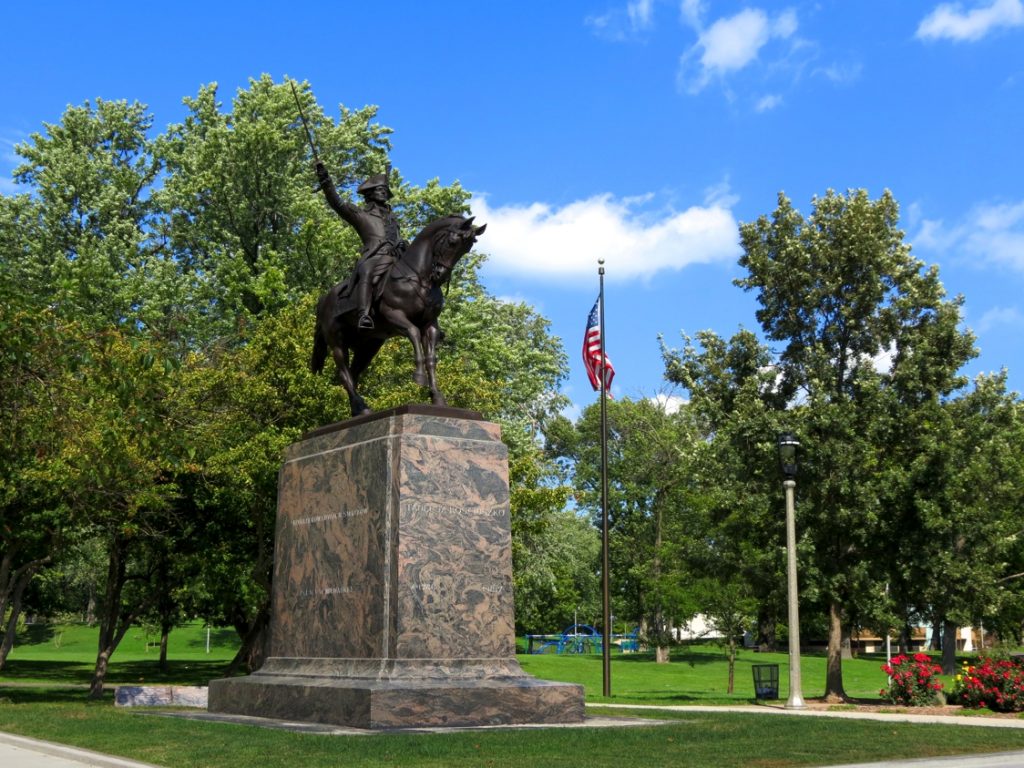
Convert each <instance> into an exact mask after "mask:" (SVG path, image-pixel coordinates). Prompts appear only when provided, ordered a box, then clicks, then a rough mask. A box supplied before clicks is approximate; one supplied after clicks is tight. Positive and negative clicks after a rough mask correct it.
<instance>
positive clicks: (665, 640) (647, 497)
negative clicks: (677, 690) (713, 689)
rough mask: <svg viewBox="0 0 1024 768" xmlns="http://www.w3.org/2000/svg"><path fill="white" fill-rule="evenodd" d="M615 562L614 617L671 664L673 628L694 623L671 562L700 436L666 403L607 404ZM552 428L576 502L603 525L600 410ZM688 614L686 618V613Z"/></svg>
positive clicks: (589, 410) (612, 566)
mask: <svg viewBox="0 0 1024 768" xmlns="http://www.w3.org/2000/svg"><path fill="white" fill-rule="evenodd" d="M607 410H608V468H607V469H608V486H609V487H608V516H609V528H610V531H609V559H610V569H611V582H612V592H613V599H614V602H615V605H614V612H615V614H616V615H617V616H619V617H621V618H623V619H624V620H626V621H628V622H636V623H638V624H641V625H642V626H643V628H644V633H645V635H646V636H647V638H648V640H649V642H650V643H651V644H652V645H654V646H655V648H656V654H657V658H658V661H659V662H667V661H668V648H669V644H670V643H671V639H672V637H671V628H672V626H673V625H674V624H675V623H676V621H677V620H679V619H682V618H689V617H690V615H692V613H691V612H690V611H689V610H688V603H687V601H686V600H685V595H686V591H685V589H682V588H681V585H682V584H685V579H684V578H682V577H681V574H680V568H679V565H680V563H679V562H678V561H676V560H675V559H674V558H673V557H672V553H674V552H675V543H674V542H672V541H670V540H669V539H668V532H669V531H670V530H680V528H685V526H680V525H678V524H676V525H675V526H674V527H673V526H672V521H673V520H676V518H678V517H681V516H683V515H685V513H686V510H687V508H688V500H687V472H688V469H689V467H690V462H689V459H688V456H689V452H690V447H691V446H692V445H693V444H694V442H695V441H696V433H695V430H694V427H693V423H692V420H691V419H690V417H689V412H688V411H687V410H686V409H680V410H678V411H675V412H671V413H670V412H669V410H668V409H667V408H666V405H665V403H664V401H661V402H658V401H654V400H630V399H628V398H625V399H622V400H618V401H614V402H612V403H609V404H608V409H607ZM567 426H568V425H567V424H565V423H562V424H561V425H559V426H558V427H556V428H554V429H553V430H552V431H551V434H550V435H549V436H550V437H551V450H552V452H553V453H554V454H555V455H559V456H561V457H563V458H564V459H565V460H567V461H569V462H571V464H572V466H573V469H574V485H575V487H576V500H577V503H578V504H579V506H580V507H581V508H582V509H585V510H587V511H588V512H590V514H591V516H592V519H593V520H594V523H595V525H599V523H600V477H601V475H600V466H601V462H600V459H599V452H600V413H599V409H598V408H597V406H589V407H588V408H586V409H585V410H584V412H583V415H582V416H581V417H580V419H579V421H578V422H577V423H576V425H575V429H574V430H569V429H567ZM681 613H686V614H687V615H686V616H681V615H680V614H681Z"/></svg>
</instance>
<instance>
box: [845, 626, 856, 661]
mask: <svg viewBox="0 0 1024 768" xmlns="http://www.w3.org/2000/svg"><path fill="white" fill-rule="evenodd" d="M842 648H843V659H844V660H848V661H852V660H853V643H851V642H850V629H849V627H844V628H843V641H842Z"/></svg>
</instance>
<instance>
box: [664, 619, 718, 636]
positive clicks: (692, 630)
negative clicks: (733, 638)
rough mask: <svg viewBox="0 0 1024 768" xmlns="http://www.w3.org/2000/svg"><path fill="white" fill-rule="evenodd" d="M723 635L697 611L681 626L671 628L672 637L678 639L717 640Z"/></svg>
mask: <svg viewBox="0 0 1024 768" xmlns="http://www.w3.org/2000/svg"><path fill="white" fill-rule="evenodd" d="M722 636H723V635H722V633H721V632H719V631H718V630H717V629H715V628H714V626H712V625H711V624H710V623H709V622H708V619H707V617H706V616H705V615H704V614H703V613H698V614H697V615H696V616H694V617H693V618H692V619H690V621H688V622H686V623H685V624H683V625H682V626H681V627H673V628H672V639H673V640H676V641H679V640H718V639H719V638H721V637H722Z"/></svg>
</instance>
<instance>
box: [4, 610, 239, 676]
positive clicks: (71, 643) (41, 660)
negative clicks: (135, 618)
mask: <svg viewBox="0 0 1024 768" xmlns="http://www.w3.org/2000/svg"><path fill="white" fill-rule="evenodd" d="M98 638H99V629H98V628H97V627H88V626H84V625H62V626H48V625H32V626H29V627H26V628H25V629H24V630H23V631H22V632H19V634H18V637H17V639H16V641H15V644H14V649H13V650H12V651H11V654H10V656H9V657H8V659H7V667H6V668H5V669H4V670H3V672H0V685H3V683H5V682H11V681H16V682H19V683H47V684H64V685H86V684H88V683H89V681H90V680H91V679H92V672H93V668H94V666H95V664H96V644H97V640H98ZM237 650H238V635H237V634H236V633H235V631H234V630H231V629H211V630H210V653H209V654H208V653H207V652H206V628H205V627H204V626H203V625H202V624H199V623H195V624H188V625H186V626H183V627H178V628H177V629H175V630H174V631H173V632H171V634H170V636H169V638H168V643H167V659H168V671H167V673H166V674H164V673H162V672H160V667H159V660H160V647H159V637H154V636H153V635H147V633H146V631H145V630H144V629H141V628H135V627H133V628H132V629H130V630H129V631H128V634H127V635H125V637H124V640H122V641H121V644H120V645H119V646H118V648H117V651H115V652H114V655H113V657H111V665H110V671H109V673H108V675H107V682H108V683H109V684H110V685H127V684H144V683H178V684H183V685H184V684H188V685H206V683H207V681H208V680H210V679H211V678H215V677H220V676H222V675H223V673H224V669H225V667H226V666H227V664H228V662H230V661H231V659H232V658H233V657H234V655H235V652H236V651H237Z"/></svg>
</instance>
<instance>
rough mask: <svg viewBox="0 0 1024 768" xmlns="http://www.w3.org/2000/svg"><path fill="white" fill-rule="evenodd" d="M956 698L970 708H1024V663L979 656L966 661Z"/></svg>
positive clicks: (1013, 710)
mask: <svg viewBox="0 0 1024 768" xmlns="http://www.w3.org/2000/svg"><path fill="white" fill-rule="evenodd" d="M952 698H953V700H954V701H956V702H957V703H958V704H962V705H963V706H964V707H967V708H970V709H981V708H982V707H988V708H989V709H991V710H993V711H995V712H1021V711H1024V667H1021V665H1020V664H1018V663H1016V662H1014V661H1010V660H1009V659H1000V660H995V659H990V658H982V659H979V660H978V662H977V663H976V664H968V663H966V662H965V663H964V665H963V669H962V670H961V672H960V674H959V675H957V676H956V681H955V683H954V687H953V694H952Z"/></svg>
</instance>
